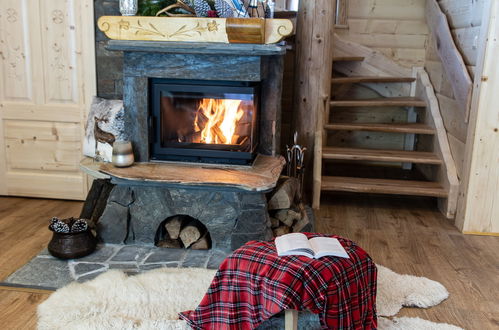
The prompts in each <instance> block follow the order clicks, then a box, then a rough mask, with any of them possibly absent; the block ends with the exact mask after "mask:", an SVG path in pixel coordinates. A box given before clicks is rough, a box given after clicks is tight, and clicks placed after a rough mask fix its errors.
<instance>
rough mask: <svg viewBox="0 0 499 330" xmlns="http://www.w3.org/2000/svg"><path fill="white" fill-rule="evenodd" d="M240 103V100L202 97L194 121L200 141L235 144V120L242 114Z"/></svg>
mask: <svg viewBox="0 0 499 330" xmlns="http://www.w3.org/2000/svg"><path fill="white" fill-rule="evenodd" d="M240 104H241V100H232V99H223V100H218V99H202V101H201V103H200V104H199V107H198V111H197V113H196V119H195V121H194V125H195V129H196V131H197V132H199V131H201V143H213V144H235V143H236V142H235V141H233V140H237V138H238V136H236V135H234V133H235V131H236V126H237V122H238V121H239V120H240V119H241V118H242V116H243V115H244V111H243V110H242V109H239V106H240Z"/></svg>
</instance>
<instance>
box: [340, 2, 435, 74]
mask: <svg viewBox="0 0 499 330" xmlns="http://www.w3.org/2000/svg"><path fill="white" fill-rule="evenodd" d="M348 6H349V7H348V29H337V30H336V31H335V33H337V34H339V35H340V36H342V37H343V38H345V39H347V40H351V41H354V42H358V43H360V44H362V45H365V46H368V47H371V48H374V49H377V50H379V51H381V52H383V53H384V54H385V55H387V56H389V57H391V58H393V59H394V60H395V61H397V62H398V63H399V64H401V65H404V66H407V67H412V66H423V64H424V60H425V48H426V44H427V40H428V28H427V26H426V22H425V13H424V8H425V1H422V0H418V1H414V0H349V1H348Z"/></svg>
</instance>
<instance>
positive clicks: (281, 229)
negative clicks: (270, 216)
mask: <svg viewBox="0 0 499 330" xmlns="http://www.w3.org/2000/svg"><path fill="white" fill-rule="evenodd" d="M290 231H291V228H289V227H288V226H280V227H277V228H276V229H274V230H273V232H274V236H275V237H277V236H281V235H285V234H289V232H290Z"/></svg>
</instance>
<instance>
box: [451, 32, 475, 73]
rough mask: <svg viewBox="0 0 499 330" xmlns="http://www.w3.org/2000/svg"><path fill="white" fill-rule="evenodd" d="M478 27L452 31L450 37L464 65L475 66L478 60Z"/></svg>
mask: <svg viewBox="0 0 499 330" xmlns="http://www.w3.org/2000/svg"><path fill="white" fill-rule="evenodd" d="M480 29H481V27H480V26H473V27H466V28H460V29H453V30H452V36H453V37H454V41H455V42H456V46H457V48H458V49H459V51H460V52H461V55H462V56H463V60H464V63H465V64H466V65H471V66H475V65H476V62H477V59H478V38H479V36H480Z"/></svg>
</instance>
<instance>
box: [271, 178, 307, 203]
mask: <svg viewBox="0 0 499 330" xmlns="http://www.w3.org/2000/svg"><path fill="white" fill-rule="evenodd" d="M298 186H299V183H298V180H297V179H296V178H286V179H284V180H283V181H282V182H281V184H280V185H279V184H278V185H277V188H276V189H275V192H274V193H273V194H272V197H271V198H270V200H269V203H268V208H269V210H278V209H289V208H291V207H292V206H293V203H294V200H295V196H296V192H297V190H298Z"/></svg>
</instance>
